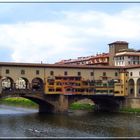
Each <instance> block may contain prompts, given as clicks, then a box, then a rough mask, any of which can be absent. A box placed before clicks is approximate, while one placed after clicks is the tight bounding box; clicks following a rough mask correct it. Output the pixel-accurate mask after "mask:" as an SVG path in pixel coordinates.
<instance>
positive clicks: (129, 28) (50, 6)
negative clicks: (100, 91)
mask: <svg viewBox="0 0 140 140" xmlns="http://www.w3.org/2000/svg"><path fill="white" fill-rule="evenodd" d="M114 41H127V42H128V43H129V48H134V49H140V3H1V2H0V61H1V62H28V63H40V62H43V63H49V64H51V63H55V62H58V61H60V60H63V59H75V58H77V57H81V56H90V55H96V54H97V53H98V54H99V53H103V52H108V49H109V48H108V44H109V43H112V42H114Z"/></svg>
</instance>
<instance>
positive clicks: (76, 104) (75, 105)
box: [70, 103, 94, 110]
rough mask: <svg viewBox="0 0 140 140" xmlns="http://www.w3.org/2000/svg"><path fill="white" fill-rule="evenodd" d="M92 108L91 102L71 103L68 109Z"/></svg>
mask: <svg viewBox="0 0 140 140" xmlns="http://www.w3.org/2000/svg"><path fill="white" fill-rule="evenodd" d="M93 108H94V105H91V104H80V103H73V104H71V106H70V109H73V110H78V109H79V110H92V109H93Z"/></svg>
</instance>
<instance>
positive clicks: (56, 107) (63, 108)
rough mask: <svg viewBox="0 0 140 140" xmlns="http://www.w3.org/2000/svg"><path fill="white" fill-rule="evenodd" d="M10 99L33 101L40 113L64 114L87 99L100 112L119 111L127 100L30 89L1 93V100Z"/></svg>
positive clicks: (109, 95) (111, 96) (109, 96)
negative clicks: (77, 102) (49, 92)
mask: <svg viewBox="0 0 140 140" xmlns="http://www.w3.org/2000/svg"><path fill="white" fill-rule="evenodd" d="M8 97H23V98H27V99H29V100H32V101H33V102H35V103H37V104H38V105H39V112H40V113H46V112H49V113H64V112H67V111H68V109H69V106H70V104H72V103H73V102H75V101H78V100H81V99H85V98H88V99H91V100H92V101H93V102H94V103H95V107H96V109H98V110H106V111H117V109H119V108H120V106H121V105H122V103H123V101H124V99H125V98H124V97H115V96H114V95H113V94H94V95H81V94H80V95H76V94H75V95H63V94H45V93H44V92H43V90H40V91H33V90H29V89H12V90H7V91H2V92H1V93H0V98H8Z"/></svg>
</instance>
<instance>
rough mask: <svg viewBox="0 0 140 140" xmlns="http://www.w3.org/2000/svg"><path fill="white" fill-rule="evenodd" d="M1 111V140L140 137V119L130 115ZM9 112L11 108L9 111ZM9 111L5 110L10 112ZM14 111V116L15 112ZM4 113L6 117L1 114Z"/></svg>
mask: <svg viewBox="0 0 140 140" xmlns="http://www.w3.org/2000/svg"><path fill="white" fill-rule="evenodd" d="M7 109H8V108H4V107H3V108H2V107H1V108H0V136H1V137H7V136H8V137H139V136H140V124H139V122H140V117H138V116H137V115H132V114H129V115H128V114H111V113H98V114H97V113H96V114H95V113H93V112H89V113H84V112H76V113H69V114H65V115H62V114H61V115H60V114H55V115H53V114H38V112H37V111H38V110H36V111H35V110H34V111H33V110H30V111H29V110H26V109H24V111H22V110H18V109H17V108H15V109H14V110H12V109H11V112H12V111H14V113H11V112H10V113H7ZM9 110H10V109H9ZM9 110H8V111H9ZM15 112H16V113H15ZM4 113H5V114H4Z"/></svg>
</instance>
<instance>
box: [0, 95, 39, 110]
mask: <svg viewBox="0 0 140 140" xmlns="http://www.w3.org/2000/svg"><path fill="white" fill-rule="evenodd" d="M0 104H4V105H10V106H17V107H28V108H37V106H38V105H37V104H36V103H34V102H32V101H31V100H28V99H25V98H21V97H13V98H6V99H1V100H0Z"/></svg>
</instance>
